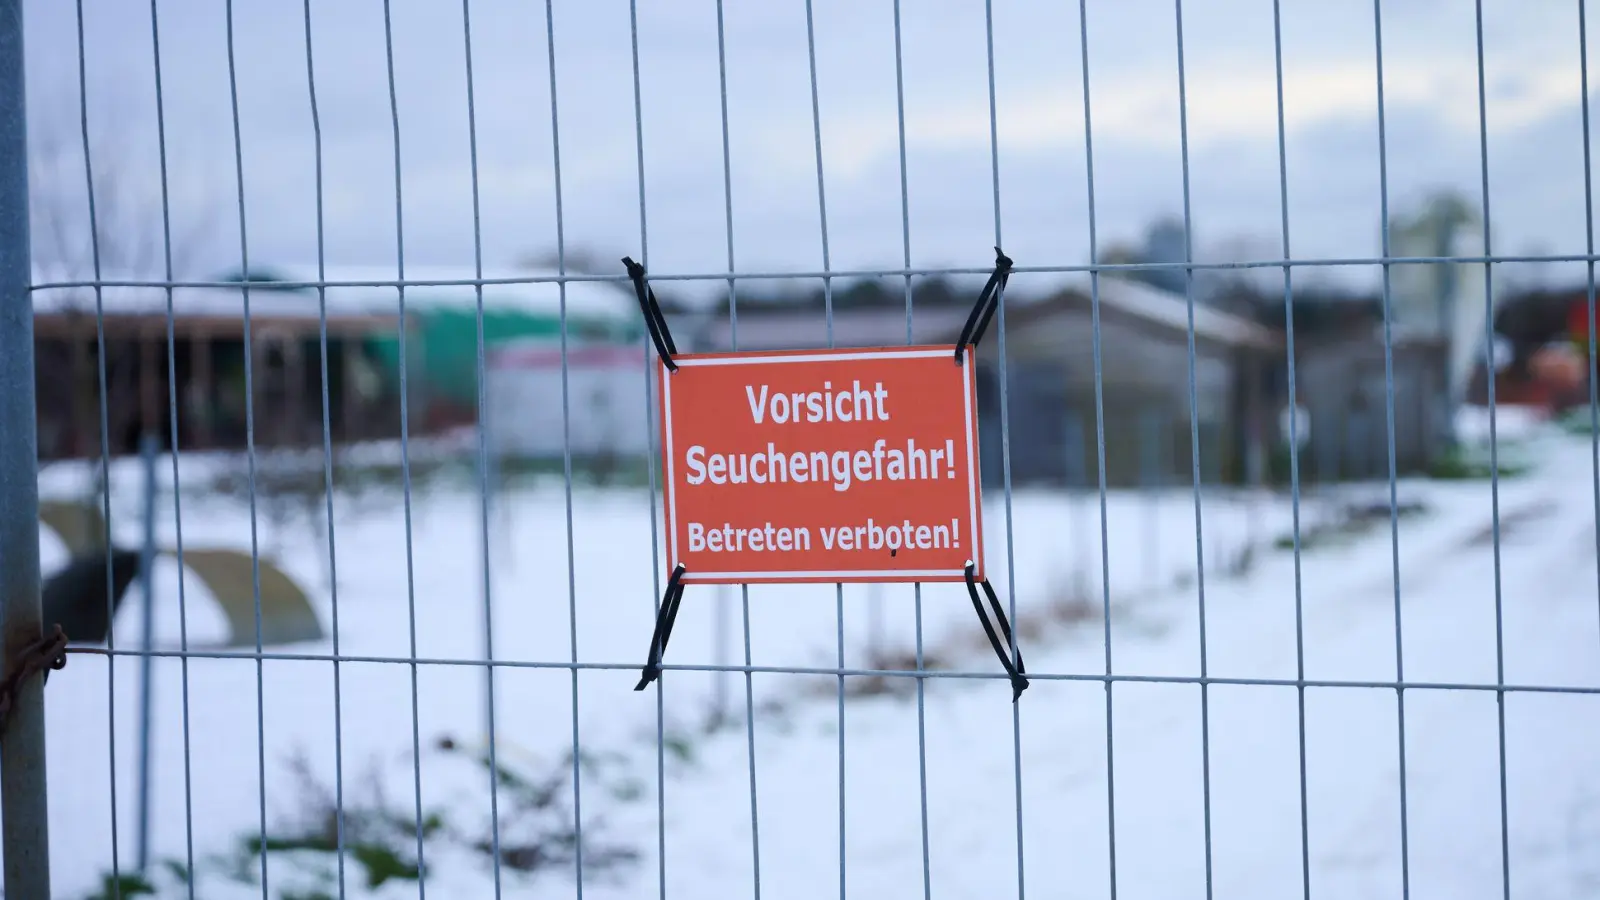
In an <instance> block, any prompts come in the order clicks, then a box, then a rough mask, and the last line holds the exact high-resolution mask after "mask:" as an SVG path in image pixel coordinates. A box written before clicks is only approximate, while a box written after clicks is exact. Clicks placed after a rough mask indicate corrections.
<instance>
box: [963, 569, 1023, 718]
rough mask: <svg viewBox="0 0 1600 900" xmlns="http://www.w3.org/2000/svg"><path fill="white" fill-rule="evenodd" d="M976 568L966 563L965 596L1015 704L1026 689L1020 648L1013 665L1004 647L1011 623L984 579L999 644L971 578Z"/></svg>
mask: <svg viewBox="0 0 1600 900" xmlns="http://www.w3.org/2000/svg"><path fill="white" fill-rule="evenodd" d="M975 568H976V566H974V565H973V564H972V561H971V560H968V561H967V594H968V595H969V596H971V597H972V608H973V609H974V610H976V611H977V613H978V621H980V622H982V623H983V632H984V634H987V635H988V636H989V644H990V646H992V647H994V652H995V655H996V656H998V657H1000V665H1002V666H1005V669H1006V676H1007V677H1008V678H1010V679H1011V702H1012V703H1015V702H1017V698H1019V697H1021V696H1022V692H1023V691H1025V690H1027V689H1028V674H1027V669H1025V668H1023V665H1022V648H1021V647H1018V648H1017V659H1016V662H1015V663H1013V662H1012V661H1011V655H1010V654H1009V653H1007V652H1006V647H1007V646H1008V645H1009V644H1010V643H1011V641H1012V637H1011V623H1010V622H1008V621H1006V611H1005V609H1004V608H1002V607H1001V606H1000V598H999V597H996V596H995V594H994V588H993V587H991V586H990V585H989V579H987V578H985V579H984V580H983V581H982V582H981V583H982V585H983V592H984V593H985V594H988V595H989V605H990V606H991V607H993V608H994V617H995V618H996V619H997V620H999V622H1000V631H1001V632H1002V633H1004V634H1005V636H1006V640H1005V643H1001V642H1000V636H999V635H997V634H995V633H994V626H993V625H991V624H989V617H988V616H986V615H984V612H983V604H982V603H981V602H979V600H978V584H979V583H980V582H978V581H977V580H975V579H974V578H973V577H972V576H973V570H974V569H975Z"/></svg>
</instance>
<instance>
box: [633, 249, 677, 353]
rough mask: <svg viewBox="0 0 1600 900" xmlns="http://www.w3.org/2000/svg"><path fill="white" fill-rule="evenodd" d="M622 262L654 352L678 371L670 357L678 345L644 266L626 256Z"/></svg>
mask: <svg viewBox="0 0 1600 900" xmlns="http://www.w3.org/2000/svg"><path fill="white" fill-rule="evenodd" d="M622 264H623V265H624V266H627V268H628V278H629V279H630V280H632V281H633V292H634V294H636V295H638V297H639V312H641V313H643V314H644V327H645V328H647V329H649V331H650V340H652V341H654V342H655V345H656V352H657V353H659V354H661V361H662V362H664V363H666V364H667V368H668V369H670V370H671V371H674V372H676V371H678V364H677V363H676V362H674V361H673V359H672V357H673V355H674V354H676V353H677V352H678V346H677V345H676V344H674V343H673V342H672V332H671V331H669V330H668V329H667V320H666V318H665V317H664V316H662V315H661V304H660V303H657V302H656V292H655V289H654V288H652V287H650V285H649V284H648V283H646V281H645V279H644V266H641V265H639V264H638V263H636V262H634V261H633V259H632V258H631V257H627V256H624V257H623V258H622Z"/></svg>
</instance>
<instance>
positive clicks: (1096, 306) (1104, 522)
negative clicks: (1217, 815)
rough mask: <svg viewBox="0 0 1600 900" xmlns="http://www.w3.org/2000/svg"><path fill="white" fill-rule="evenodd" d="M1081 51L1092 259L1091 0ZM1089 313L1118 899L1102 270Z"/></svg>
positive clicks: (1113, 889) (1110, 826)
mask: <svg viewBox="0 0 1600 900" xmlns="http://www.w3.org/2000/svg"><path fill="white" fill-rule="evenodd" d="M1078 44H1079V46H1078V51H1079V57H1080V59H1081V61H1082V65H1083V156H1084V176H1085V180H1086V182H1087V183H1086V185H1085V202H1086V206H1087V211H1088V217H1087V225H1088V229H1089V258H1090V259H1091V260H1096V261H1098V260H1099V258H1100V246H1099V233H1098V230H1097V228H1096V223H1095V191H1094V115H1093V110H1094V103H1093V101H1092V95H1093V91H1092V90H1091V89H1090V82H1089V4H1088V0H1078ZM1089 316H1090V327H1091V330H1092V331H1093V341H1092V349H1093V353H1094V435H1095V479H1096V481H1097V485H1096V486H1097V488H1098V493H1099V500H1100V622H1101V632H1102V634H1101V639H1102V640H1103V641H1104V642H1105V693H1106V704H1105V706H1106V718H1105V721H1106V866H1107V871H1106V877H1107V880H1108V886H1109V896H1110V900H1116V898H1117V753H1116V737H1115V735H1116V707H1115V705H1114V704H1113V698H1112V695H1113V693H1114V688H1115V686H1116V681H1115V679H1114V678H1113V677H1112V671H1113V670H1112V644H1111V526H1110V522H1111V518H1110V505H1109V500H1108V497H1107V490H1106V394H1105V362H1104V359H1103V357H1102V353H1101V350H1102V347H1101V330H1100V272H1099V270H1098V269H1091V270H1090V271H1089Z"/></svg>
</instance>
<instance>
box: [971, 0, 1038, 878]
mask: <svg viewBox="0 0 1600 900" xmlns="http://www.w3.org/2000/svg"><path fill="white" fill-rule="evenodd" d="M983 26H984V47H985V63H986V64H987V69H988V76H989V177H990V181H991V182H992V184H993V188H994V243H995V249H996V251H997V252H998V250H999V248H1000V247H1002V246H1004V245H1005V239H1004V237H1003V235H1002V233H1001V225H1000V223H1001V218H1002V215H1001V205H1000V123H999V111H998V108H997V105H996V103H995V79H994V3H993V0H984V4H983ZM1005 294H1006V289H1005V284H1004V283H1001V284H999V285H996V287H995V300H994V306H995V341H996V344H995V353H996V358H997V359H998V360H999V363H998V365H997V366H996V370H997V373H998V378H999V381H1000V474H1001V480H1002V483H1003V485H1004V488H1005V490H1004V493H1005V510H1006V601H1007V603H1008V605H1009V606H1010V612H1011V621H1013V622H1015V621H1017V554H1016V528H1015V524H1014V521H1013V518H1012V509H1011V483H1012V479H1011V412H1010V410H1011V400H1010V393H1011V391H1010V385H1009V383H1008V382H1010V380H1011V378H1010V375H1009V374H1008V368H1009V367H1008V365H1007V360H1006V302H1005V301H1006V296H1005ZM974 561H975V562H979V561H978V560H974ZM1010 644H1011V646H1010V647H1009V652H1010V654H1011V658H1012V659H1019V658H1021V657H1020V656H1019V654H1018V652H1017V632H1016V629H1012V632H1011V639H1010ZM1011 757H1012V771H1013V773H1014V774H1013V781H1014V783H1015V801H1016V833H1017V900H1022V898H1024V897H1026V896H1027V893H1028V889H1027V878H1026V875H1025V872H1026V869H1025V866H1024V865H1023V862H1024V852H1023V851H1024V847H1023V827H1022V709H1021V707H1020V706H1019V705H1018V704H1017V703H1015V702H1013V703H1012V704H1011Z"/></svg>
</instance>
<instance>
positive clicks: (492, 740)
mask: <svg viewBox="0 0 1600 900" xmlns="http://www.w3.org/2000/svg"><path fill="white" fill-rule="evenodd" d="M308 2H309V0H308ZM461 35H462V55H463V56H464V58H465V60H466V78H467V152H468V154H469V156H470V163H471V174H472V271H473V274H474V275H475V276H476V277H477V278H478V279H480V283H479V284H475V285H473V288H472V294H473V302H474V320H475V321H474V323H473V324H474V327H475V329H476V331H477V334H476V335H475V336H474V337H475V338H476V340H477V359H476V360H475V361H474V363H475V365H476V371H475V372H474V375H475V376H476V382H477V396H476V397H475V398H474V399H475V400H476V401H477V404H478V429H477V431H478V532H479V534H480V536H481V540H482V544H483V546H482V548H481V553H482V559H481V562H482V564H483V649H484V662H485V663H486V664H485V665H484V667H483V679H484V703H485V708H486V710H487V720H488V721H487V724H488V726H489V751H488V755H489V850H490V853H491V854H492V856H491V859H492V861H493V865H492V867H491V868H492V877H493V878H494V895H495V898H496V900H499V897H500V893H501V878H500V750H499V739H498V735H497V734H496V728H495V726H496V722H495V691H494V688H495V685H494V674H495V673H494V669H495V667H494V665H493V663H494V578H493V575H492V572H493V570H492V569H491V568H490V559H489V545H490V543H491V540H490V531H489V490H490V488H489V427H490V422H489V402H488V390H489V389H488V386H487V384H486V382H487V377H488V373H487V364H486V356H487V351H486V349H485V347H486V342H485V338H484V325H483V285H482V283H481V279H482V278H483V207H482V190H481V186H480V183H479V181H478V103H477V95H476V92H475V82H474V79H473V72H472V0H461ZM557 190H558V191H559V190H560V188H559V187H557ZM561 290H562V293H563V294H565V292H566V285H565V284H563V285H561ZM564 310H565V303H564V302H563V311H564ZM565 334H566V329H565V328H564V327H563V328H562V335H563V337H565ZM562 370H563V372H565V366H563V367H562ZM322 388H323V392H324V395H326V392H327V389H328V379H327V375H326V374H324V375H323V379H322ZM564 396H565V391H564V390H563V397H564ZM569 483H570V477H569ZM329 526H330V529H331V527H332V522H331V521H330V523H329ZM568 532H569V534H570V532H571V527H570V523H569V526H568ZM570 543H571V541H570V540H569V541H568V544H569V546H570ZM568 567H569V569H570V567H571V560H570V559H569V560H568ZM574 622H576V620H574ZM574 628H576V624H574ZM574 653H576V644H574ZM573 692H574V697H573V712H574V722H573V730H574V731H573V736H572V738H573V740H572V743H573V749H574V753H573V757H574V758H576V757H577V752H576V750H577V746H578V736H577V731H576V730H577V722H576V712H577V697H576V692H577V671H576V670H574V671H573ZM576 784H577V782H576V780H575V781H574V790H577V787H576ZM580 821H581V819H580ZM578 852H580V853H581V852H582V844H581V842H580V844H579V847H578ZM580 882H581V878H580Z"/></svg>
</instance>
